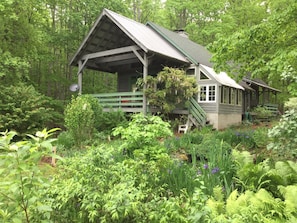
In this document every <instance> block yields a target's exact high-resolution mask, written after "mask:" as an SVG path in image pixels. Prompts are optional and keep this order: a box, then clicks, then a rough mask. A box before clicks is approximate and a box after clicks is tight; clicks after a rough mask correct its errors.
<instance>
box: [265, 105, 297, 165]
mask: <svg viewBox="0 0 297 223" xmlns="http://www.w3.org/2000/svg"><path fill="white" fill-rule="evenodd" d="M296 131H297V113H296V111H295V110H294V109H293V110H289V111H287V112H285V114H284V115H282V117H281V119H280V121H279V123H278V124H277V125H276V126H274V127H273V128H272V129H270V130H269V131H268V136H269V138H270V139H271V140H272V142H271V143H270V144H269V145H268V146H267V148H268V149H269V150H273V151H274V152H276V153H277V154H278V155H279V157H280V158H282V159H288V158H289V159H294V158H296V157H297V137H296Z"/></svg>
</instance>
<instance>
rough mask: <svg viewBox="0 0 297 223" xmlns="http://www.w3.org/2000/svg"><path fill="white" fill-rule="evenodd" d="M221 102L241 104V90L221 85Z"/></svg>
mask: <svg viewBox="0 0 297 223" xmlns="http://www.w3.org/2000/svg"><path fill="white" fill-rule="evenodd" d="M221 103H222V104H232V105H241V104H242V91H241V90H239V89H236V88H231V87H227V86H222V87H221Z"/></svg>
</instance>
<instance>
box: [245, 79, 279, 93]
mask: <svg viewBox="0 0 297 223" xmlns="http://www.w3.org/2000/svg"><path fill="white" fill-rule="evenodd" d="M242 81H243V82H246V83H248V84H255V85H258V86H260V87H263V88H267V89H269V90H271V91H276V92H281V90H279V89H276V88H273V87H270V86H269V85H268V84H266V83H265V82H264V81H263V80H261V79H250V78H247V77H244V78H243V79H242Z"/></svg>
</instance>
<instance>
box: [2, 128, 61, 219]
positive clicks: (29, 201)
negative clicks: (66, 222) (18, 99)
mask: <svg viewBox="0 0 297 223" xmlns="http://www.w3.org/2000/svg"><path fill="white" fill-rule="evenodd" d="M55 131H57V129H52V130H49V131H46V130H43V131H41V132H37V133H36V136H33V135H29V136H30V137H31V140H30V141H19V142H15V143H14V142H13V138H14V136H15V135H16V133H15V132H2V133H1V138H0V160H1V161H0V173H1V176H2V177H1V180H0V200H1V202H0V220H1V222H34V221H38V222H41V221H42V220H47V222H48V220H49V219H50V212H51V207H50V206H48V205H47V204H46V202H44V201H43V200H42V199H41V194H42V191H44V190H46V188H47V187H48V186H49V176H45V175H44V173H43V172H42V171H41V167H40V164H39V162H40V160H41V158H42V157H43V156H50V155H51V153H52V142H53V141H54V139H48V138H49V137H50V136H51V135H52V134H53V133H54V132H55ZM43 165H46V164H43ZM46 168H47V171H48V170H49V169H50V167H49V166H48V167H46ZM34 219H35V220H34Z"/></svg>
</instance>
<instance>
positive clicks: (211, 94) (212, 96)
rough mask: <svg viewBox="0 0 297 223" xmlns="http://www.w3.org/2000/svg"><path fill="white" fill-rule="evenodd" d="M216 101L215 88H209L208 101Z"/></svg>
mask: <svg viewBox="0 0 297 223" xmlns="http://www.w3.org/2000/svg"><path fill="white" fill-rule="evenodd" d="M215 100H216V86H209V89H208V101H215Z"/></svg>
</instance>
